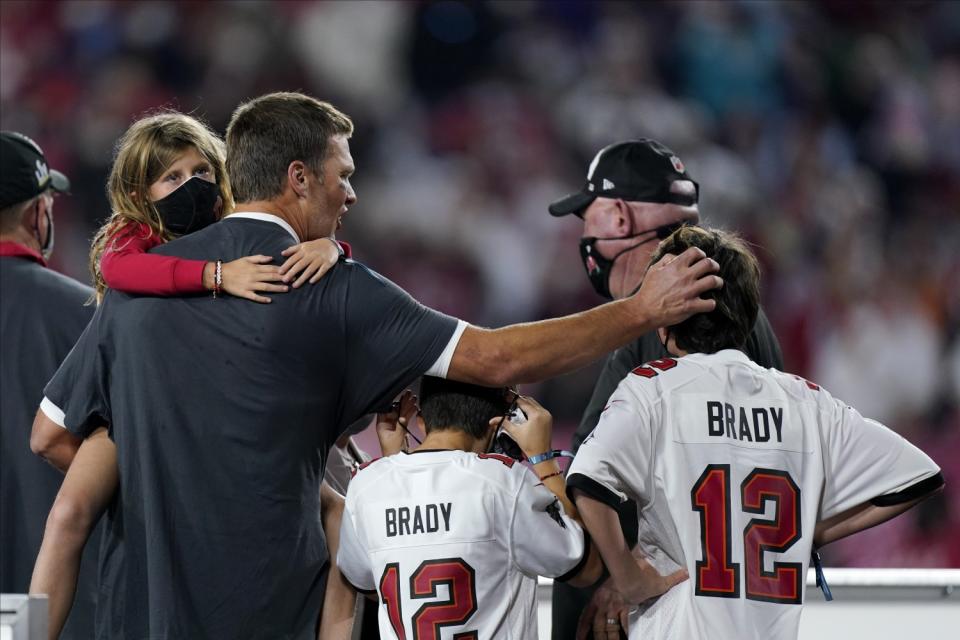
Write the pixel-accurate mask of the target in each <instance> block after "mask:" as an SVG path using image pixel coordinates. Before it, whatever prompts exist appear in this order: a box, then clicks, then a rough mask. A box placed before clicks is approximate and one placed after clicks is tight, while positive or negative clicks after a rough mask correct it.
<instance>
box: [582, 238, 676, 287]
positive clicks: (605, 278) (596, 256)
mask: <svg viewBox="0 0 960 640" xmlns="http://www.w3.org/2000/svg"><path fill="white" fill-rule="evenodd" d="M684 224H686V223H684V222H675V223H673V224H667V225H664V226H662V227H657V228H655V229H646V230H645V231H641V232H639V233H634V234H633V235H629V236H622V237H619V238H592V237H587V238H580V259H581V260H583V266H584V268H585V269H586V270H587V277H588V278H589V279H590V284H591V285H593V290H594V291H596V292H597V293H598V294H600V295H601V296H603V297H604V298H606V299H607V300H613V295H612V294H611V293H610V272H611V271H612V270H613V263H614V262H616V260H617V258H619V257H620V256H622V255H623V254H625V253H626V252H628V251H633V250H634V249H637V248H639V247H642V246H643V245H645V244H647V243H648V242H653V241H654V240H665V239H666V238H668V237H669V236H670V234H671V233H673V232H674V231H676V230H677V229H679V228H680V227H682V226H683V225H684ZM648 233H655V234H656V235H654V236H652V237H650V238H648V239H646V240H644V241H643V242H638V243H637V244H635V245H633V246H631V247H627V248H626V249H624V250H623V251H621V252H619V253H618V254H617V255H615V256H613V257H612V258H605V257H604V256H602V255H601V254H600V252H599V251H597V246H596V244H597V242H603V241H606V240H629V239H630V238H639V237H640V236H643V235H646V234H648Z"/></svg>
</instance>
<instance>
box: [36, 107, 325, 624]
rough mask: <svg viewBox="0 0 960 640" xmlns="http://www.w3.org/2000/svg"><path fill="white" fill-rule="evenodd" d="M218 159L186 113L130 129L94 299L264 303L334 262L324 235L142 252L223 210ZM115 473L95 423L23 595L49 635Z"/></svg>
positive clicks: (212, 142) (111, 451) (224, 182)
mask: <svg viewBox="0 0 960 640" xmlns="http://www.w3.org/2000/svg"><path fill="white" fill-rule="evenodd" d="M224 160H225V152H224V145H223V141H222V140H220V138H218V137H217V136H216V135H215V134H214V133H213V132H212V131H210V129H209V128H207V126H206V125H204V124H203V123H202V122H200V121H199V120H197V119H195V118H193V117H191V116H187V115H184V114H181V113H176V112H164V113H161V114H157V115H152V116H148V117H146V118H143V119H141V120H138V121H137V122H135V123H134V124H133V125H131V126H130V128H129V129H128V130H127V132H126V133H125V134H124V135H123V137H122V138H120V141H119V142H118V144H117V151H116V157H115V159H114V162H113V167H112V169H111V171H110V177H109V179H108V181H107V195H108V197H109V199H110V206H111V210H112V213H111V215H110V218H109V219H108V220H107V222H106V223H105V224H104V225H103V226H102V227H101V228H100V230H99V231H98V232H97V234H96V236H95V237H94V240H93V246H92V247H91V251H90V270H91V272H92V274H93V278H94V282H95V285H96V297H97V301H98V302H99V301H100V300H102V299H103V296H104V294H105V292H106V289H107V288H108V287H109V288H112V289H117V290H119V291H123V292H126V293H132V294H140V295H155V296H181V295H192V294H204V293H207V292H214V293H217V292H221V291H222V292H224V293H227V294H231V295H234V296H237V297H241V298H247V299H249V300H253V301H255V302H260V303H269V302H270V298H268V297H266V296H264V295H263V294H264V293H283V292H286V291H288V289H289V287H290V286H293V287H294V288H296V287H299V286H301V285H302V284H304V283H305V282H307V281H309V282H316V281H318V280H319V279H320V278H321V277H322V276H323V274H324V273H326V271H327V270H328V269H330V267H332V266H333V265H334V264H335V263H336V262H337V260H338V259H339V257H340V255H342V254H343V249H342V248H341V247H340V246H339V245H338V244H337V243H336V241H334V240H332V239H331V238H321V239H318V240H313V241H310V242H303V243H300V244H298V245H294V246H292V247H289V248H288V249H286V250H285V251H283V254H282V255H283V256H284V257H286V258H287V259H286V261H285V262H284V264H283V265H280V266H276V265H271V264H270V263H271V262H272V261H273V258H272V257H271V256H265V255H255V256H247V257H245V258H240V259H238V260H234V261H232V262H227V263H223V264H220V263H218V262H216V261H206V262H205V261H202V260H187V259H183V258H177V257H172V256H162V255H155V254H151V253H147V251H148V250H149V249H151V248H153V247H155V246H157V245H160V244H163V243H164V242H167V241H168V240H171V239H173V238H176V237H178V236H182V235H186V234H189V233H193V232H195V231H199V230H200V229H202V228H204V227H206V226H208V225H210V224H212V223H214V222H216V221H217V220H219V219H220V218H221V217H222V216H223V215H224V214H225V213H228V212H229V211H230V210H231V208H232V207H233V197H232V195H231V192H230V184H229V181H228V178H227V173H226V168H225V162H224ZM218 267H219V274H218V273H217V271H218ZM290 283H292V284H290ZM117 474H118V472H117V463H116V448H115V447H114V444H113V442H112V441H111V440H110V438H109V437H108V435H107V430H106V428H104V427H101V428H99V429H97V430H95V431H94V432H93V433H91V434H90V436H89V437H87V438H86V439H85V440H84V441H83V443H82V444H81V445H80V448H79V450H78V451H77V453H76V456H75V457H74V459H73V462H72V464H70V467H69V470H67V475H66V477H65V478H64V481H63V485H62V486H61V488H60V491H59V493H58V494H57V498H56V500H55V501H54V504H53V507H52V508H51V510H50V515H49V516H48V518H47V525H46V529H45V531H44V538H43V543H42V545H41V547H40V553H39V554H38V556H37V562H36V565H35V567H34V573H33V579H32V581H31V583H30V592H31V593H45V594H48V596H49V615H50V623H49V637H50V638H56V637H58V636H59V634H60V631H61V629H62V628H63V625H64V623H65V622H66V619H67V615H68V614H69V612H70V607H71V606H72V605H73V599H74V594H75V591H76V584H77V575H78V573H79V569H80V558H81V555H82V551H83V547H84V546H85V544H86V541H87V539H88V538H89V536H90V532H91V531H92V529H93V527H94V525H95V524H96V522H97V520H99V518H100V515H101V514H102V513H103V511H104V509H105V508H106V506H107V504H108V502H109V501H110V499H111V498H112V497H113V494H114V493H115V491H116V488H117V483H118V475H117ZM337 526H339V523H337Z"/></svg>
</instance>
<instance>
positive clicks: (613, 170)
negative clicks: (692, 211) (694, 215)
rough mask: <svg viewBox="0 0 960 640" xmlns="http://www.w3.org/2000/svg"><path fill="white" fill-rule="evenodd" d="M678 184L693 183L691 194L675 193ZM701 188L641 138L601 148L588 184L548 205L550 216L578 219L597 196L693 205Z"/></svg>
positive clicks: (673, 158)
mask: <svg viewBox="0 0 960 640" xmlns="http://www.w3.org/2000/svg"><path fill="white" fill-rule="evenodd" d="M678 180H684V181H689V182H691V183H693V188H694V191H693V193H692V194H691V193H689V192H687V193H678V192H676V191H673V190H671V186H672V185H673V183H674V182H676V181H678ZM699 195H700V187H699V185H697V183H696V181H694V180H693V178H691V177H690V176H689V175H688V174H687V170H686V167H684V166H683V163H682V162H681V161H680V158H678V157H677V155H676V154H675V153H674V152H673V151H671V150H670V149H668V148H667V147H665V146H663V145H662V144H660V143H659V142H657V141H656V140H651V139H649V138H640V139H639V140H628V141H626V142H618V143H616V144H612V145H610V146H608V147H604V148H603V149H601V150H600V151H599V152H597V155H595V156H594V157H593V161H592V162H591V163H590V168H589V169H588V170H587V183H586V184H585V185H584V186H583V189H581V190H580V191H578V192H577V193H571V194H570V195H567V196H564V197H563V198H560V199H559V200H557V201H556V202H554V203H553V204H551V205H550V207H549V209H550V214H551V215H554V216H558V217H559V216H565V215H568V214H571V213H575V214H577V215H580V214H581V213H582V212H583V210H584V209H586V208H587V207H588V206H590V203H591V202H593V201H594V199H596V198H597V197H598V196H603V197H605V198H623V199H624V200H638V201H641V202H672V203H676V204H682V205H691V204H696V202H697V199H698V197H699Z"/></svg>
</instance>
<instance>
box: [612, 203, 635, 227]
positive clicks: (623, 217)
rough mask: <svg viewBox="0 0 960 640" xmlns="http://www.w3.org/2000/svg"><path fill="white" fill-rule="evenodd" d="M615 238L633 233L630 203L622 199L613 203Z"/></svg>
mask: <svg viewBox="0 0 960 640" xmlns="http://www.w3.org/2000/svg"><path fill="white" fill-rule="evenodd" d="M615 209H616V215H617V219H616V223H617V236H621V237H622V236H628V235H630V234H632V233H633V211H632V210H631V209H630V203H628V202H627V201H626V200H623V199H622V198H617V201H616V203H615Z"/></svg>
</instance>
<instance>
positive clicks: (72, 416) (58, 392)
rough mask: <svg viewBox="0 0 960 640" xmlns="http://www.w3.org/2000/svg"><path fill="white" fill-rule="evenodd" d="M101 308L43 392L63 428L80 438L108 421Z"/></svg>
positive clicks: (108, 411) (108, 409)
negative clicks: (101, 338) (61, 420)
mask: <svg viewBox="0 0 960 640" xmlns="http://www.w3.org/2000/svg"><path fill="white" fill-rule="evenodd" d="M102 309H103V307H102V306H101V307H100V308H99V309H97V313H96V314H95V315H94V316H93V319H92V320H91V321H90V323H89V324H88V325H87V328H86V329H84V331H83V333H82V334H81V335H80V339H79V340H78V341H77V343H76V344H75V345H74V346H73V349H71V350H70V353H68V354H67V357H66V358H65V359H64V361H63V363H61V365H60V368H59V369H57V372H56V373H55V374H53V378H51V379H50V381H49V382H48V383H47V386H46V387H44V389H43V395H44V397H45V398H46V399H47V400H48V401H49V402H52V403H53V404H54V405H55V406H56V407H57V408H59V409H60V410H61V411H62V412H63V414H64V415H63V421H64V425H63V426H64V427H65V428H66V429H67V430H68V431H70V432H71V433H73V434H75V435H77V436H81V437H86V436H88V435H89V434H90V432H91V431H93V430H94V429H96V428H97V427H101V426H103V425H104V424H105V423H109V422H110V405H109V402H108V393H107V388H108V387H107V367H106V365H105V363H104V361H103V352H102V351H101V349H100V331H101V325H102V322H101V321H102V315H101V311H102Z"/></svg>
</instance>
